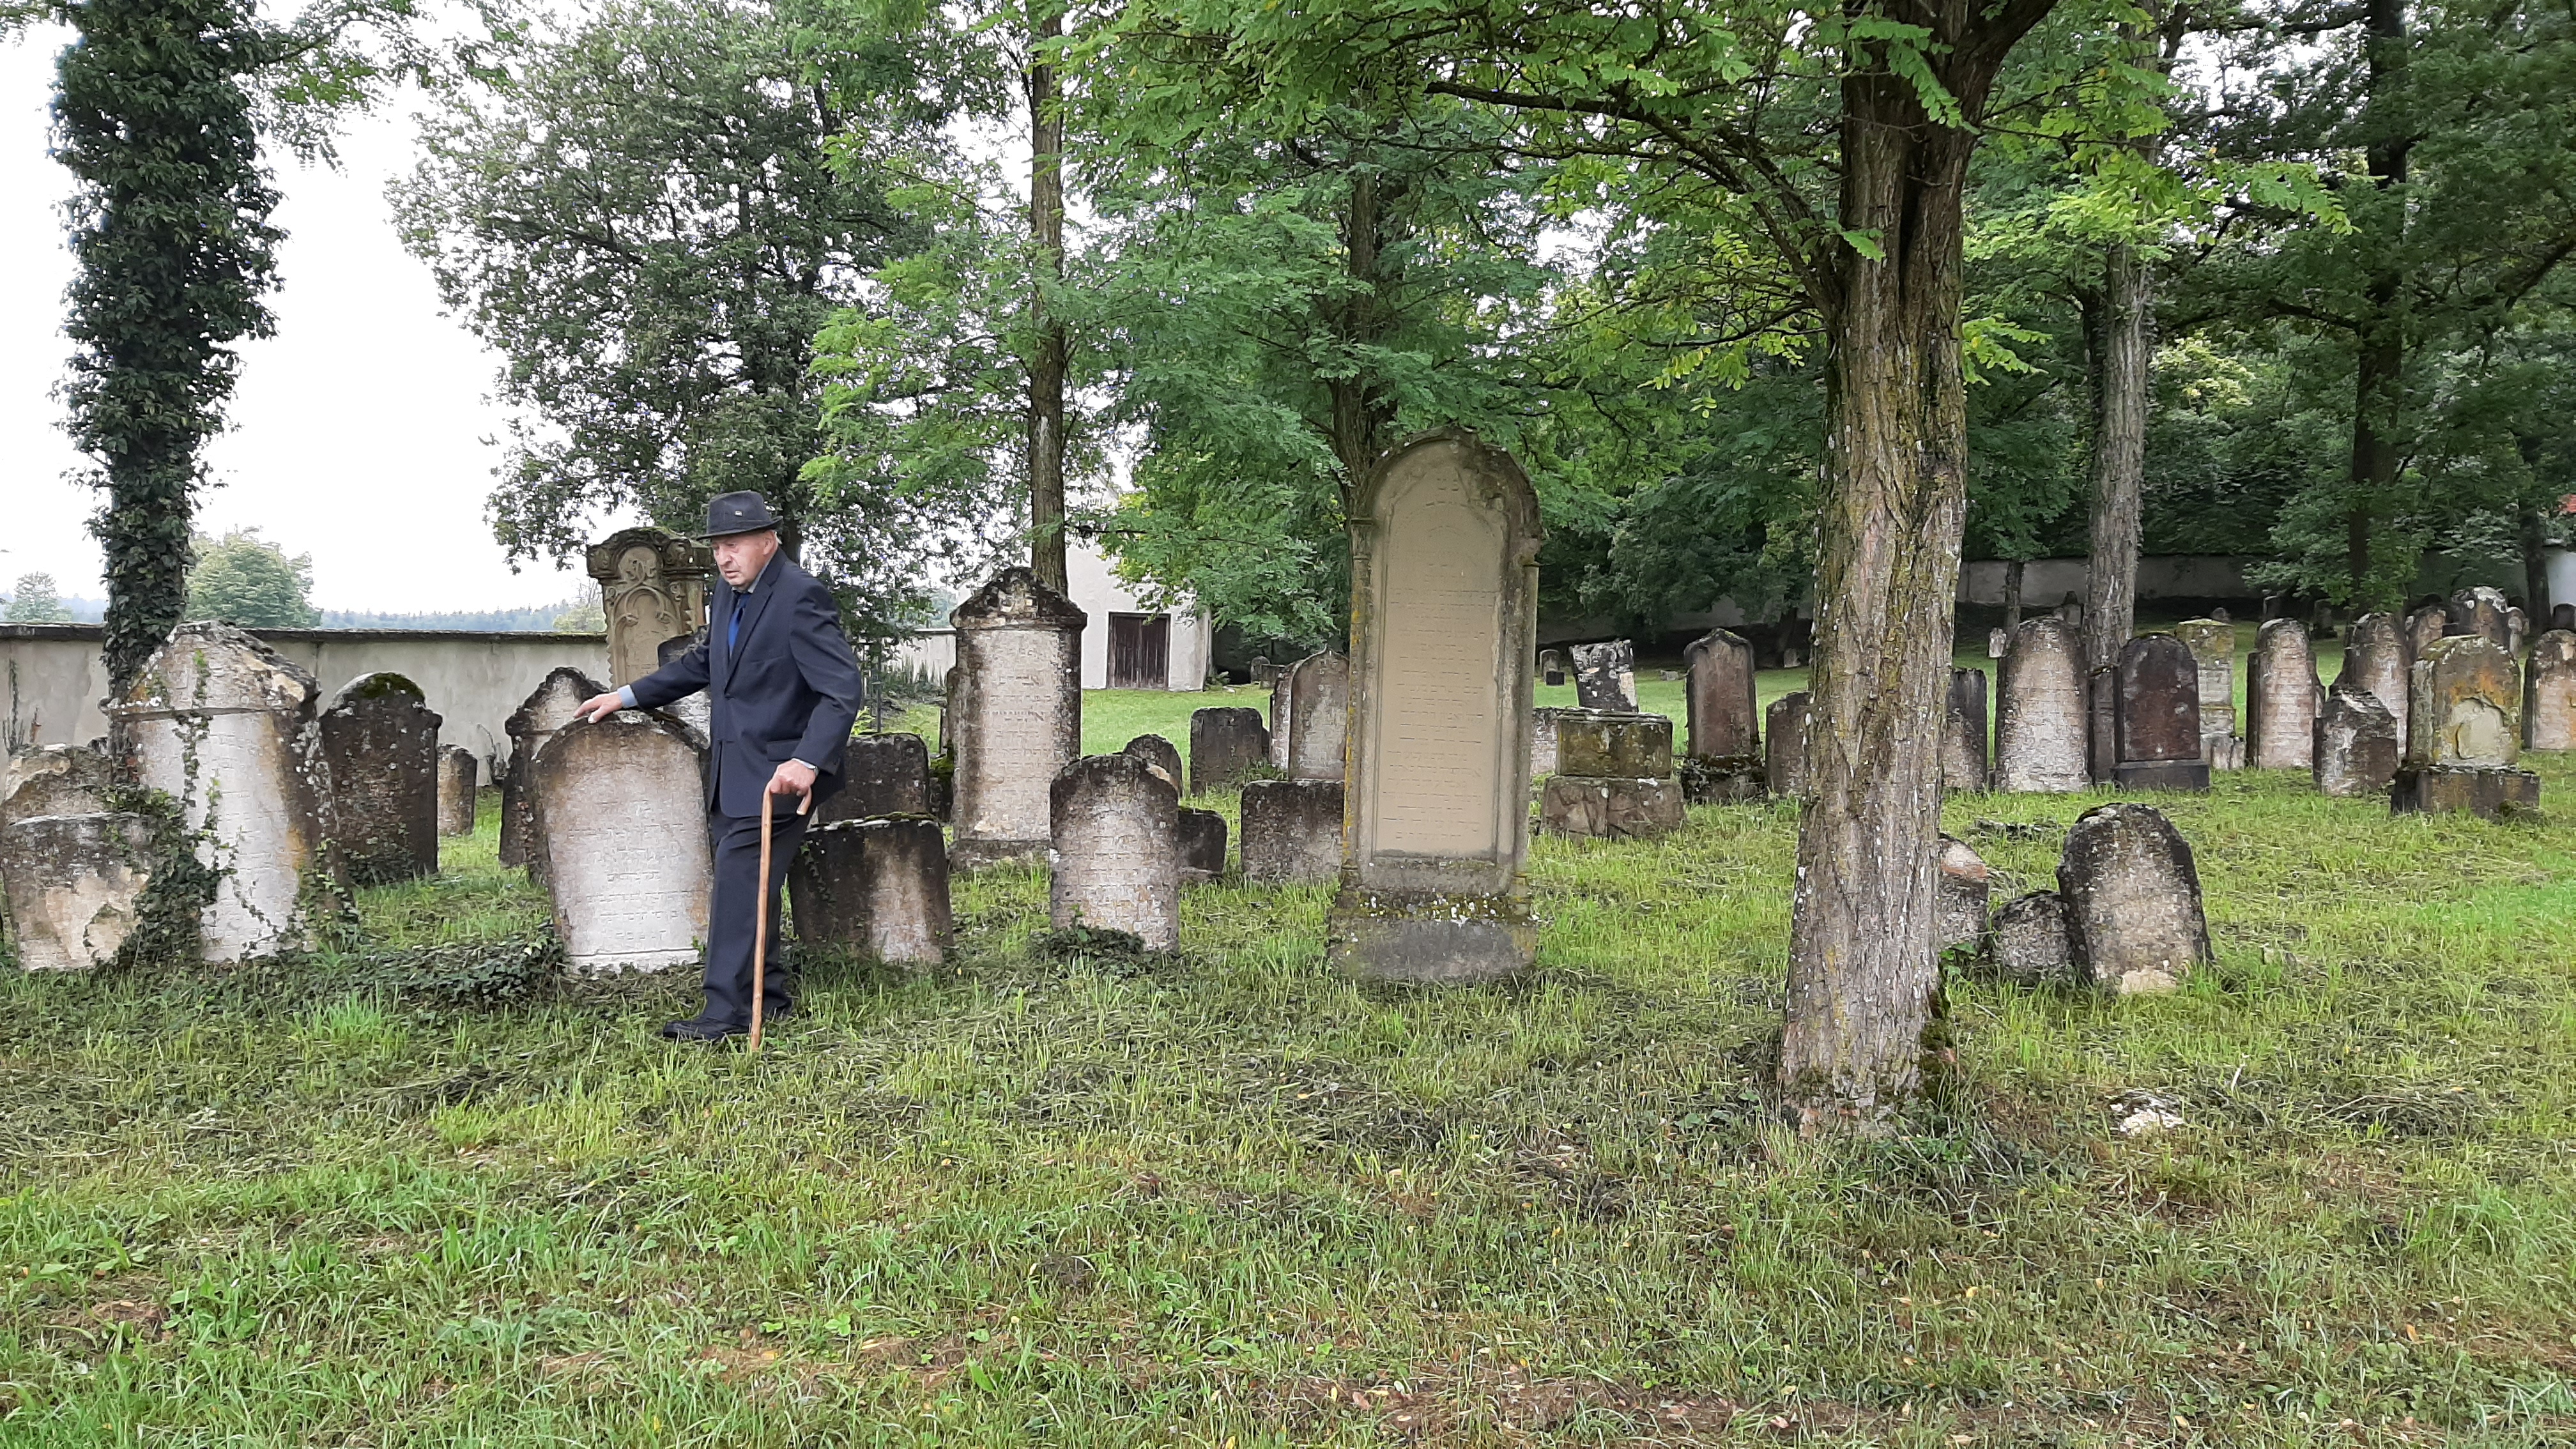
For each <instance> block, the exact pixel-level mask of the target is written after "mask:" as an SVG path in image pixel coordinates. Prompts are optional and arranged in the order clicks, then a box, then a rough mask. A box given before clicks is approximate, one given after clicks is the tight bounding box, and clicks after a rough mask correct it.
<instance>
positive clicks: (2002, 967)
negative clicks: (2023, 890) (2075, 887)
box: [1988, 891, 2075, 986]
mask: <svg viewBox="0 0 2576 1449" xmlns="http://www.w3.org/2000/svg"><path fill="white" fill-rule="evenodd" d="M1993 936H1994V944H1993V947H1992V950H1991V951H1990V952H1989V955H1988V959H1989V960H1991V961H1992V962H1993V963H1994V972H1995V975H1997V976H1999V977H2001V978H2002V979H2004V980H2006V981H2009V982H2012V983H2013V984H2014V985H2016V986H2054V985H2061V984H2064V983H2066V982H2068V981H2071V980H2072V979H2074V975H2075V966H2074V957H2073V955H2072V954H2071V952H2070V951H2069V950H2068V948H2067V944H2066V902H2065V901H2064V900H2063V899H2061V898H2060V897H2059V896H2058V894H2057V892H2055V891H2033V892H2031V893H2030V894H2029V895H2025V896H2016V897H2014V898H2013V899H2011V900H2008V901H2006V902H2004V903H2003V905H2002V907H2001V908H1999V909H1998V910H1997V911H1996V912H1995V918H1994V926H1993Z"/></svg>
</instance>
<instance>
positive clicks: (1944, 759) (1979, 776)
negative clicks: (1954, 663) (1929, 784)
mask: <svg viewBox="0 0 2576 1449" xmlns="http://www.w3.org/2000/svg"><path fill="white" fill-rule="evenodd" d="M1986 740H1987V733H1986V671H1984V670H1982V669H1953V670H1951V671H1950V695H1949V699H1948V700H1947V702H1946V703H1944V704H1943V706H1942V709H1941V788H1942V789H1944V790H1948V791H1950V792H1952V793H1954V794H1955V793H1958V792H1961V791H1970V792H1979V793H1982V792H1983V791H1984V790H1986V789H1987V788H1988V787H1989V786H1990V785H1992V784H1993V776H1992V774H1991V773H1990V767H1989V766H1988V765H1987V763H1986Z"/></svg>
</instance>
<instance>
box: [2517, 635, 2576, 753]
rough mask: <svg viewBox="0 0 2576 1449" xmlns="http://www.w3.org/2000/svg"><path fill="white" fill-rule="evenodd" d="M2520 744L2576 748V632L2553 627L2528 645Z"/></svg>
mask: <svg viewBox="0 0 2576 1449" xmlns="http://www.w3.org/2000/svg"><path fill="white" fill-rule="evenodd" d="M2522 744H2523V748H2525V749H2530V750H2576V632H2571V631H2569V630H2566V629H2552V630H2550V631H2549V632H2548V633H2546V634H2543V635H2541V636H2540V638H2539V639H2537V640H2536V641H2534V642H2533V644H2532V646H2531V658H2530V660H2529V661H2527V662H2526V663H2525V664H2524V666H2523V683H2522Z"/></svg>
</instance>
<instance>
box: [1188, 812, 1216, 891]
mask: <svg viewBox="0 0 2576 1449" xmlns="http://www.w3.org/2000/svg"><path fill="white" fill-rule="evenodd" d="M1224 874H1225V817H1224V816H1222V815H1219V814H1217V813H1216V812H1215V811H1213V810H1184V811H1182V812H1181V881H1182V883H1183V884H1185V885H1187V884H1196V883H1198V882H1202V881H1212V880H1216V879H1219V878H1221V877H1222V876H1224Z"/></svg>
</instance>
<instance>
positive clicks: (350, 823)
mask: <svg viewBox="0 0 2576 1449" xmlns="http://www.w3.org/2000/svg"><path fill="white" fill-rule="evenodd" d="M439 724H440V720H439V717H438V715H437V714H436V713H435V712H434V711H432V710H431V709H430V707H429V705H428V703H427V702H426V701H425V700H424V699H423V698H422V696H421V692H420V686H419V685H417V684H414V683H412V682H411V681H410V680H408V679H406V678H404V677H403V676H401V675H399V674H390V673H377V674H367V675H361V676H359V677H358V678H356V679H353V680H351V681H349V683H348V685H347V687H345V688H343V689H342V690H341V691H340V693H339V694H338V696H337V697H335V698H334V699H333V700H332V701H331V707H330V708H329V709H326V710H324V711H322V749H323V752H324V753H325V754H326V755H327V756H329V758H330V761H331V791H332V796H331V798H332V806H333V814H334V816H335V817H336V819H337V820H338V830H337V832H336V838H337V839H338V840H339V842H340V855H341V858H342V859H343V860H345V861H346V862H347V863H348V867H349V878H350V879H351V880H352V881H355V882H356V883H357V884H359V885H393V884H396V883H398V882H401V881H407V880H417V879H419V878H420V877H422V876H429V875H436V874H438V726H439Z"/></svg>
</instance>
